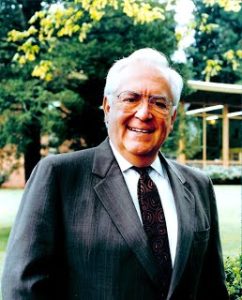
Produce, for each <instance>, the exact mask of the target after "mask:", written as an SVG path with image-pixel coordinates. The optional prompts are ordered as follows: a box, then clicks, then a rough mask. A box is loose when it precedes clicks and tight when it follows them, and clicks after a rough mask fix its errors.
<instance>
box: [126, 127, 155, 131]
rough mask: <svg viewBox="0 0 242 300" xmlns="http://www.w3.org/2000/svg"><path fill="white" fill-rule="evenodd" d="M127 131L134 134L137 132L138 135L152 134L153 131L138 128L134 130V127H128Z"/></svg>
mask: <svg viewBox="0 0 242 300" xmlns="http://www.w3.org/2000/svg"><path fill="white" fill-rule="evenodd" d="M128 129H129V130H131V131H134V132H139V133H152V132H154V130H152V129H140V128H134V127H129V126H128Z"/></svg>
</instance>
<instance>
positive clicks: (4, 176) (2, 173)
mask: <svg viewBox="0 0 242 300" xmlns="http://www.w3.org/2000/svg"><path fill="white" fill-rule="evenodd" d="M15 152H16V147H15V146H14V145H7V146H5V147H4V148H3V149H0V186H1V185H2V184H3V183H4V182H6V181H7V180H8V178H9V176H10V175H11V173H12V172H13V171H14V170H15V169H17V168H18V167H19V166H20V163H19V161H18V160H17V159H16V157H15V155H14V153H15Z"/></svg>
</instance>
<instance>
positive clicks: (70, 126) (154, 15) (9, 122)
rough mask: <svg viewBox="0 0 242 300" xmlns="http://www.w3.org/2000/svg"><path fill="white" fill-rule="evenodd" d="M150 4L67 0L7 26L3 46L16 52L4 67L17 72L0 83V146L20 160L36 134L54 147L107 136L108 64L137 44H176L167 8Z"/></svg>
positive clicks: (75, 146) (88, 143)
mask: <svg viewBox="0 0 242 300" xmlns="http://www.w3.org/2000/svg"><path fill="white" fill-rule="evenodd" d="M93 3H96V5H97V4H98V5H97V7H93ZM152 3H153V4H152V5H149V4H147V3H146V4H144V3H143V2H142V1H141V2H140V1H95V2H92V1H75V2H72V1H70V2H67V1H66V2H63V3H62V4H61V5H60V6H54V7H53V6H50V7H48V6H46V7H45V8H44V10H42V11H40V12H37V13H36V14H35V15H34V16H33V17H32V18H31V20H30V23H31V25H30V27H29V28H26V29H25V30H22V31H19V30H12V31H11V33H10V35H9V39H8V43H9V44H10V45H12V47H14V46H15V47H17V53H16V54H15V63H14V64H13V65H12V66H14V68H13V67H12V66H11V68H12V69H13V70H15V72H16V69H17V73H18V76H15V78H14V79H13V78H10V79H8V80H6V81H4V80H2V83H4V84H3V85H2V88H1V90H0V99H1V100H2V101H1V100H0V108H1V110H2V112H4V118H3V119H2V122H0V124H1V125H0V126H1V132H2V134H1V143H2V146H3V145H4V144H6V143H9V142H11V143H16V144H18V145H19V147H18V150H19V152H23V153H25V157H26V160H27V159H28V157H32V154H30V152H29V151H27V150H28V149H30V150H31V148H30V147H28V149H27V148H26V144H28V142H30V141H31V143H32V142H34V141H35V142H37V140H38V142H39V141H40V134H41V133H42V134H43V133H45V132H48V133H49V136H50V143H51V145H52V146H54V147H56V146H58V145H60V144H61V143H62V142H63V141H65V140H69V141H70V146H71V148H73V149H80V148H82V147H86V146H93V145H96V144H97V143H98V142H99V141H100V140H102V139H103V137H104V135H105V134H106V133H105V126H104V123H103V115H102V111H101V110H100V108H99V107H100V105H101V99H102V94H103V86H104V78H105V76H106V72H107V70H108V68H109V67H110V66H111V64H112V63H113V61H114V60H115V59H117V58H120V57H122V56H123V55H127V54H129V53H130V52H132V51H133V50H134V49H137V48H140V47H146V46H149V47H155V48H157V49H158V50H161V51H163V52H165V53H166V54H168V55H171V54H172V53H173V52H174V50H175V49H176V39H175V34H174V32H175V22H174V19H173V15H174V12H173V11H166V7H165V6H164V5H161V4H158V2H154V1H153V2H152ZM84 4H85V5H84ZM154 5H156V6H154ZM164 18H166V19H165V25H166V26H164ZM15 49H16V48H15ZM16 62H18V64H17V63H16ZM19 72H21V78H20V79H19ZM31 72H32V76H31ZM16 77H17V78H18V79H17V78H16ZM34 78H36V79H34ZM27 82H28V84H27ZM6 103H8V105H7V106H6ZM13 112H14V114H13ZM31 122H33V123H31ZM32 128H36V135H35V134H34V132H33V131H32ZM29 131H30V132H29ZM10 132H11V133H13V134H11V135H9V133H10ZM29 133H30V134H29ZM35 136H36V137H37V136H38V138H37V139H34V137H35ZM2 137H4V138H2ZM21 137H24V138H23V139H21ZM31 143H30V144H31ZM39 145H40V144H39ZM35 149H36V153H37V152H38V153H39V150H40V148H37V147H36V148H35ZM31 153H33V150H31ZM33 165H34V163H33ZM31 169H32V168H28V170H29V171H31ZM29 171H28V172H27V176H26V178H27V177H28V175H29Z"/></svg>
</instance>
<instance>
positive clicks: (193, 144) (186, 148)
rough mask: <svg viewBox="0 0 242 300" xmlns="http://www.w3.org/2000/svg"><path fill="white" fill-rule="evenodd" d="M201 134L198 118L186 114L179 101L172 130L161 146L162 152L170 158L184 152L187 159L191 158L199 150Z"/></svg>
mask: <svg viewBox="0 0 242 300" xmlns="http://www.w3.org/2000/svg"><path fill="white" fill-rule="evenodd" d="M201 134H202V132H201V126H200V123H199V119H198V118H195V117H194V116H188V115H186V114H185V111H184V106H183V103H181V104H180V106H179V108H178V112H177V119H176V121H175V124H174V129H173V132H172V133H171V134H170V136H169V137H168V138H167V140H166V142H165V144H164V145H163V146H162V152H163V153H165V154H166V156H168V157H171V158H176V157H177V155H179V154H185V156H186V158H187V159H190V158H193V157H194V155H196V154H197V153H198V152H199V151H201V148H202V145H201ZM181 141H182V142H183V144H184V145H183V149H180V147H179V143H180V142H181Z"/></svg>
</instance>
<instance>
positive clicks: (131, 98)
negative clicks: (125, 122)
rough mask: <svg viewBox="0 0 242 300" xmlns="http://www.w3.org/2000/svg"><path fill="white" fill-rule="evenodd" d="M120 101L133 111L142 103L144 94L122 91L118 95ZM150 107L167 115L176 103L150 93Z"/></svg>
mask: <svg viewBox="0 0 242 300" xmlns="http://www.w3.org/2000/svg"><path fill="white" fill-rule="evenodd" d="M117 98H118V102H119V103H120V105H122V107H123V109H125V110H127V111H132V110H134V109H136V108H138V107H139V106H140V104H141V103H142V98H144V95H143V94H139V93H137V92H132V91H124V92H121V93H120V94H119V95H118V96H117ZM148 103H149V105H150V108H151V109H152V110H154V111H155V112H156V113H157V114H159V115H162V116H166V115H168V114H169V113H170V110H171V108H172V107H175V105H174V104H173V103H172V102H171V101H170V100H168V99H167V98H166V97H165V96H162V95H150V96H149V97H148Z"/></svg>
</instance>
